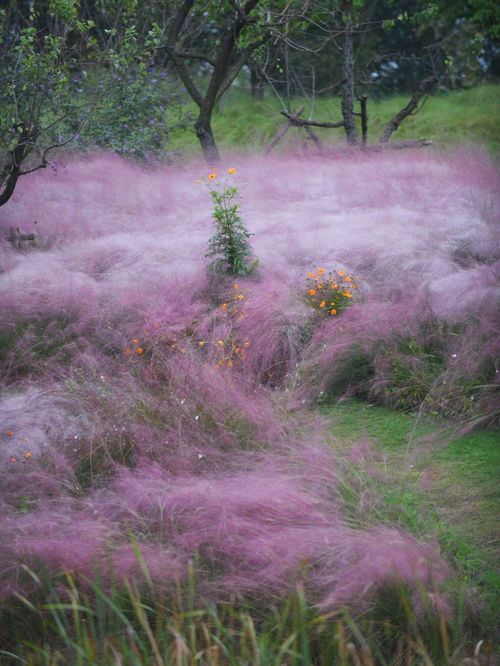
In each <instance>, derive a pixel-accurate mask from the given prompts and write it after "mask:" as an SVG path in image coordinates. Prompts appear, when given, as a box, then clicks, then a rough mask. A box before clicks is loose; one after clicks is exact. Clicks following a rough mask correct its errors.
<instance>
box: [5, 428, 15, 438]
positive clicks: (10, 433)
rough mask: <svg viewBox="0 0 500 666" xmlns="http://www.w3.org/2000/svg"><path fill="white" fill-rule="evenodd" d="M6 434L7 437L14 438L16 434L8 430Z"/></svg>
mask: <svg viewBox="0 0 500 666" xmlns="http://www.w3.org/2000/svg"><path fill="white" fill-rule="evenodd" d="M5 434H6V435H7V437H12V435H13V434H14V433H13V432H12V430H7V432H6V433H5Z"/></svg>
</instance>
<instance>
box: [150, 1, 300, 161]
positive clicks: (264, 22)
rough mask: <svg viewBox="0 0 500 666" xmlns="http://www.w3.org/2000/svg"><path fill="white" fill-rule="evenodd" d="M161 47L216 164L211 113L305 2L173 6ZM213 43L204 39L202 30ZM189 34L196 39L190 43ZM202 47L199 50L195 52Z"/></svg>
mask: <svg viewBox="0 0 500 666" xmlns="http://www.w3.org/2000/svg"><path fill="white" fill-rule="evenodd" d="M172 4H173V7H172V11H171V15H170V21H169V26H168V28H167V32H166V38H165V42H164V44H163V47H164V48H165V50H166V51H167V53H168V54H169V56H170V58H171V60H172V62H173V64H174V66H175V68H176V70H177V73H178V75H179V77H180V78H181V79H182V81H183V83H184V85H185V87H186V89H187V91H188V93H189V94H190V96H191V98H192V99H193V101H194V102H195V104H196V105H197V106H198V116H197V118H196V120H195V123H194V127H195V132H196V136H197V137H198V139H199V141H200V145H201V149H202V151H203V155H204V156H205V157H206V159H207V160H208V161H213V160H218V159H219V157H220V156H219V151H218V148H217V144H216V142H215V137H214V134H213V131H212V114H213V112H214V109H215V106H216V104H217V102H218V101H219V100H220V99H221V97H222V95H223V94H224V93H225V92H226V90H227V89H228V88H229V87H230V85H231V84H232V83H233V81H234V80H235V78H236V77H237V75H238V74H239V72H240V71H241V69H242V68H243V66H244V65H246V64H248V63H249V62H250V59H251V56H252V54H253V53H254V52H255V51H256V50H257V49H259V48H260V47H261V46H262V45H264V44H265V43H266V42H268V41H269V40H270V39H271V38H276V39H278V38H279V35H280V32H281V30H282V29H283V27H284V26H285V25H288V24H289V23H290V22H291V21H292V20H294V19H297V18H298V17H301V16H302V15H303V14H304V12H305V11H306V10H307V7H308V5H309V0H302V1H300V0H290V1H288V2H285V1H283V0H275V1H272V2H264V0H245V1H242V0H219V2H209V3H207V2H205V1H204V0H182V1H179V2H174V3H172ZM207 29H209V30H211V32H212V39H210V40H203V39H202V38H201V37H200V35H203V33H205V34H206V30H207ZM193 34H195V35H197V36H198V37H197V39H196V38H195V39H194V40H193ZM198 45H201V48H199V49H198V48H197V46H198ZM193 62H197V63H199V64H200V63H201V71H202V72H204V71H205V68H207V69H208V71H209V72H210V73H209V74H208V75H207V76H208V82H207V83H206V85H205V86H202V85H201V84H198V82H197V79H196V74H197V73H198V70H196V69H193V68H192V66H191V67H190V64H191V65H192V63H193Z"/></svg>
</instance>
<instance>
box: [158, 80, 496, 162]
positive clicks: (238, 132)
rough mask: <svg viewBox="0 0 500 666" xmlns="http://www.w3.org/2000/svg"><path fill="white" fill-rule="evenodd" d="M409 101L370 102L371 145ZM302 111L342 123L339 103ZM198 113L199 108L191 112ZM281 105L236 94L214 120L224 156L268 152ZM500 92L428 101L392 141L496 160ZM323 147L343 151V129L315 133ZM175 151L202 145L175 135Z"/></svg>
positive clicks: (302, 139)
mask: <svg viewBox="0 0 500 666" xmlns="http://www.w3.org/2000/svg"><path fill="white" fill-rule="evenodd" d="M409 99H410V96H400V97H392V98H389V99H386V100H370V99H369V100H368V107H367V108H368V117H369V122H368V126H369V127H368V143H369V144H370V143H375V142H376V141H377V140H378V138H379V137H380V135H381V133H382V131H383V129H384V128H385V126H386V124H387V123H388V121H389V120H390V118H391V117H392V116H393V115H394V114H396V113H397V112H398V111H399V110H400V109H402V108H403V107H404V106H406V104H407V103H408V101H409ZM299 106H304V107H305V111H304V113H303V115H302V117H303V118H309V117H310V118H311V119H313V120H316V121H320V122H338V121H339V120H341V114H340V100H338V99H317V100H315V101H314V103H313V102H311V100H306V99H294V100H293V103H292V104H291V107H292V108H293V109H297V108H298V107H299ZM190 110H191V112H192V113H195V110H196V109H195V107H192V108H191V109H190ZM280 110H281V106H280V102H279V100H277V99H276V98H274V97H273V96H272V94H271V91H267V93H266V97H265V100H264V101H263V102H256V101H254V100H252V99H251V98H250V97H249V96H248V95H247V94H246V93H244V92H243V91H239V90H238V89H236V90H235V91H232V92H231V93H230V94H229V95H228V96H227V98H225V99H224V100H223V101H222V103H221V104H220V105H219V109H218V111H217V112H216V114H215V115H214V119H213V128H214V134H215V138H216V141H217V142H218V144H219V145H220V147H221V149H223V150H226V151H234V150H237V151H241V150H243V151H254V150H264V149H266V148H267V146H268V145H269V143H270V141H271V139H272V138H273V136H274V135H275V134H276V132H277V131H278V129H279V127H280V126H281V125H282V124H283V123H284V122H285V121H286V119H285V118H284V117H283V116H282V115H280ZM499 114H500V87H499V86H498V85H494V84H487V85H482V86H477V87H475V88H471V89H469V90H460V91H452V92H441V93H437V94H434V95H432V96H431V97H429V98H427V100H426V102H425V104H424V105H423V107H422V109H421V110H420V111H419V112H418V113H417V114H415V115H413V116H410V117H408V118H406V120H405V121H404V122H403V123H402V124H401V126H400V128H399V129H398V130H397V132H396V133H395V134H393V136H392V138H391V140H392V141H399V140H406V139H430V140H431V141H432V142H433V143H434V144H435V145H436V146H437V147H439V148H441V149H448V148H453V147H456V146H457V145H459V144H461V143H463V142H464V141H469V142H471V143H475V144H478V145H484V146H486V147H487V148H488V150H489V151H490V152H491V153H492V154H498V151H499V149H500V128H499V123H498V116H499ZM315 132H316V133H317V135H318V136H319V137H320V139H321V140H322V141H323V142H324V144H325V146H331V147H340V146H343V145H345V135H344V133H343V131H342V128H340V129H329V130H325V129H321V128H319V129H315ZM296 144H302V145H309V147H310V144H311V142H310V140H308V139H307V138H306V134H305V131H304V130H298V129H293V130H290V131H289V132H288V133H287V134H286V136H285V138H284V139H283V141H282V142H281V143H280V144H278V146H277V148H276V150H278V151H280V152H281V151H283V149H290V147H291V146H293V145H296ZM171 147H172V150H174V151H175V150H178V151H180V152H182V153H187V154H195V155H196V154H198V152H199V144H198V140H197V139H196V137H195V135H194V133H193V132H191V131H189V130H188V131H182V132H179V133H174V134H173V135H172V137H171Z"/></svg>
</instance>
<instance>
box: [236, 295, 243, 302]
mask: <svg viewBox="0 0 500 666" xmlns="http://www.w3.org/2000/svg"><path fill="white" fill-rule="evenodd" d="M236 298H237V299H238V300H239V301H244V300H245V297H244V296H243V294H236Z"/></svg>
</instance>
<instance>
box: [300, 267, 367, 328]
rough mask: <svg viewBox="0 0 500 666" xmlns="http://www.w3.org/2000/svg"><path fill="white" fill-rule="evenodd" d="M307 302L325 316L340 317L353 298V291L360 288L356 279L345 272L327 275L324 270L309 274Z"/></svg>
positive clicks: (334, 272) (332, 272) (319, 269)
mask: <svg viewBox="0 0 500 666" xmlns="http://www.w3.org/2000/svg"><path fill="white" fill-rule="evenodd" d="M307 279H308V283H307V295H306V300H307V302H308V303H309V304H310V305H312V307H313V308H314V309H315V310H317V311H318V312H321V314H324V315H333V316H334V315H338V314H340V313H341V312H342V310H344V309H345V308H346V307H347V306H348V305H349V303H350V302H351V299H352V297H353V293H352V291H353V290H354V289H357V288H358V285H357V284H356V283H355V282H354V278H353V277H351V276H350V275H347V274H346V272H345V271H344V270H340V271H331V272H330V273H328V274H326V275H325V269H324V268H318V270H317V272H316V273H314V271H311V272H309V273H308V274H307Z"/></svg>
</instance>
